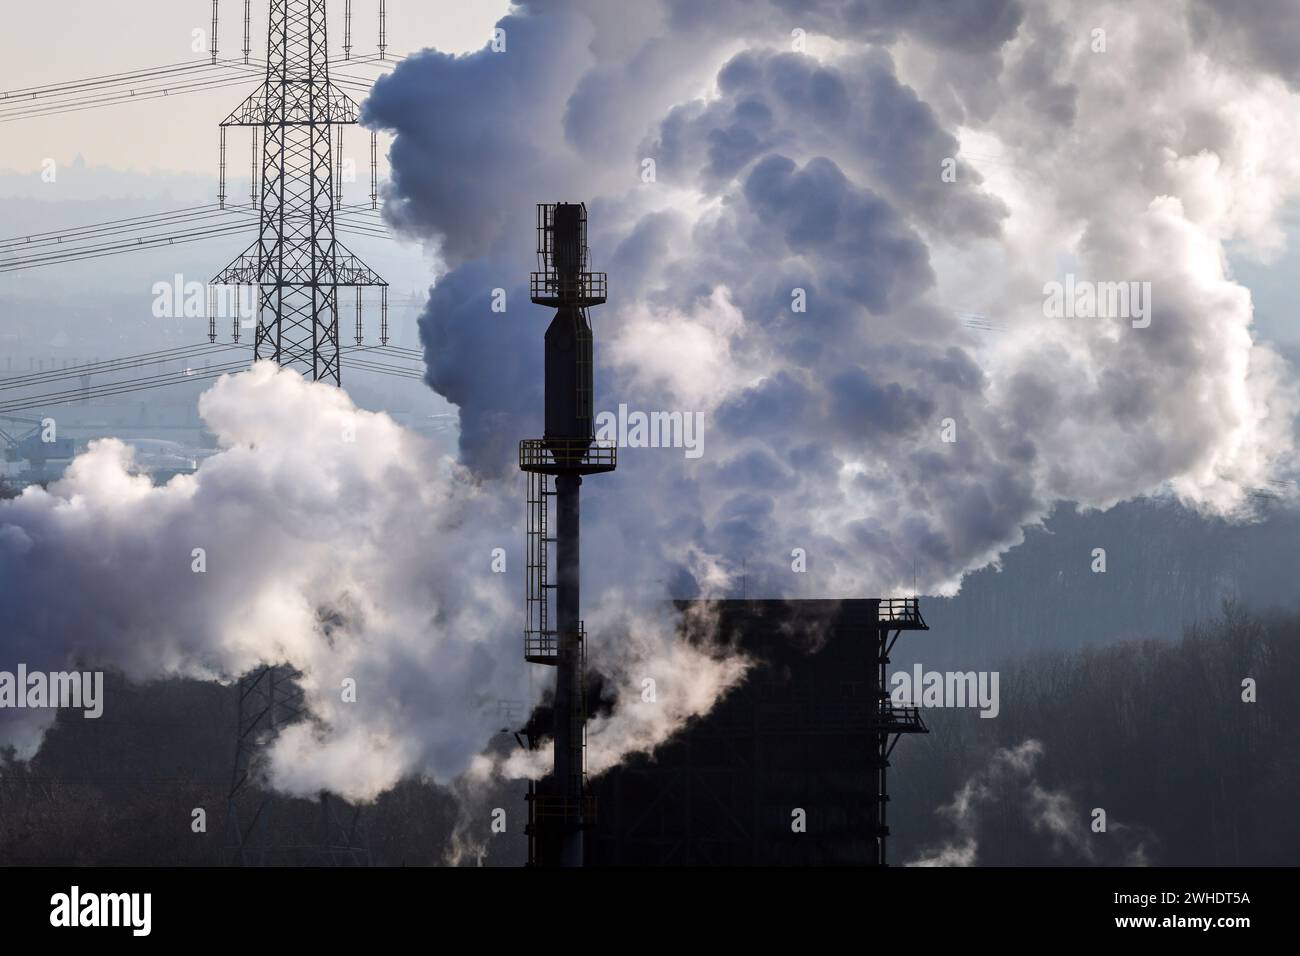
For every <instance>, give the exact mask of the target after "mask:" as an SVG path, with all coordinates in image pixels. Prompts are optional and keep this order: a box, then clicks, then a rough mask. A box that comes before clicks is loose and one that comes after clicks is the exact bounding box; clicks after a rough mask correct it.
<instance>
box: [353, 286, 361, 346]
mask: <svg viewBox="0 0 1300 956" xmlns="http://www.w3.org/2000/svg"><path fill="white" fill-rule="evenodd" d="M354 289H355V291H356V293H357V335H356V337H357V345H360V344H361V286H354Z"/></svg>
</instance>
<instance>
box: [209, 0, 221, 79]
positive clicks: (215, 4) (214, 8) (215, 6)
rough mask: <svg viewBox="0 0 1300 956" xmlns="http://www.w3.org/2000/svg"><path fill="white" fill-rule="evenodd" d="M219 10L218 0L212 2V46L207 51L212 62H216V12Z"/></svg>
mask: <svg viewBox="0 0 1300 956" xmlns="http://www.w3.org/2000/svg"><path fill="white" fill-rule="evenodd" d="M219 8H220V0H212V46H211V49H210V50H209V51H208V52H209V53H211V54H212V62H213V63H216V62H217V11H218V9H219Z"/></svg>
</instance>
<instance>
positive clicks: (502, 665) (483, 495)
mask: <svg viewBox="0 0 1300 956" xmlns="http://www.w3.org/2000/svg"><path fill="white" fill-rule="evenodd" d="M200 411H201V413H202V415H203V417H204V419H205V421H206V422H207V425H208V427H209V428H210V429H211V430H212V432H213V433H214V434H215V435H216V436H217V438H218V440H219V441H220V443H221V445H222V450H221V451H220V452H219V453H218V454H216V455H214V456H212V457H211V458H208V459H206V460H204V461H203V463H202V464H201V466H200V468H199V470H198V471H197V472H196V473H195V474H193V475H187V476H180V477H177V478H175V479H173V480H172V481H171V482H169V483H168V484H167V485H165V486H163V487H155V486H154V485H152V484H151V482H150V480H149V478H148V477H146V476H142V475H137V474H133V473H132V468H131V456H130V451H129V449H128V448H127V446H125V445H124V444H122V443H121V442H117V441H111V440H110V441H100V442H96V443H94V444H93V445H92V447H91V449H90V450H89V451H88V452H87V453H86V454H84V455H82V456H80V457H79V458H78V459H77V460H76V461H75V462H74V463H73V464H72V466H71V467H70V468H69V470H68V472H67V474H66V476H65V477H64V479H63V480H62V481H60V482H58V483H56V484H53V485H52V486H51V487H50V489H49V490H48V491H44V490H41V489H40V488H29V489H28V490H26V491H25V492H24V493H23V495H22V496H21V497H19V498H17V499H14V500H12V501H6V502H3V503H0V576H3V579H4V580H5V581H6V582H7V587H8V588H9V597H8V598H7V600H6V602H5V603H4V610H3V612H2V613H3V620H0V631H2V632H3V634H4V636H5V643H4V651H5V658H6V661H7V662H23V663H25V664H26V665H27V668H28V670H29V671H38V670H39V671H61V670H64V669H65V668H68V667H70V666H72V665H73V664H76V665H78V666H80V667H85V668H97V667H98V668H113V669H120V670H122V671H123V672H125V673H126V675H127V676H128V677H132V678H136V679H142V680H145V679H152V678H158V677H162V676H172V675H184V676H189V677H197V678H211V679H229V678H231V677H233V676H235V675H238V674H241V673H245V672H247V671H249V670H251V669H253V668H254V667H256V666H257V665H259V664H272V663H280V662H288V663H291V664H293V665H294V666H295V667H297V668H298V669H300V670H301V671H302V672H303V678H302V686H303V689H304V692H305V695H306V703H307V707H308V710H309V711H310V713H311V715H312V719H311V720H309V721H305V722H302V723H298V724H293V725H291V726H289V727H287V728H286V729H284V730H283V731H282V732H281V734H280V735H279V737H278V738H277V739H276V740H275V742H274V743H273V745H272V747H271V750H270V754H269V757H270V761H269V764H270V766H269V769H270V774H271V782H272V783H274V785H276V786H277V787H279V788H281V789H283V790H286V791H289V792H292V793H300V794H312V793H315V792H316V791H319V790H321V789H329V790H333V791H335V792H337V793H341V794H343V795H345V796H348V797H351V798H355V799H368V798H371V797H374V796H376V795H377V794H378V793H380V792H381V791H382V790H384V789H386V788H387V787H389V786H391V785H393V784H394V783H396V782H397V780H399V779H400V778H401V777H402V776H404V775H407V774H411V773H421V774H426V775H428V776H429V777H431V778H433V779H435V780H438V781H441V782H447V781H450V780H452V779H454V778H455V777H457V776H458V775H460V774H462V773H463V772H464V771H465V770H466V769H467V768H469V767H470V766H471V764H472V763H473V761H474V759H475V757H476V756H478V755H479V754H480V752H481V751H482V749H483V747H484V745H485V744H486V743H487V741H488V740H489V738H490V737H491V736H492V734H493V733H494V732H495V731H497V730H498V729H499V728H500V726H501V723H500V722H501V715H500V708H499V702H500V700H501V699H502V698H503V697H509V696H511V695H512V694H517V693H519V692H520V691H521V689H522V688H523V687H524V681H523V679H522V676H523V668H524V664H523V662H522V660H521V657H522V654H521V648H520V641H519V640H518V639H515V635H518V634H519V632H520V625H519V621H520V617H521V614H520V608H519V601H518V593H517V590H516V588H515V587H513V586H511V585H513V584H514V583H515V582H516V581H517V578H514V577H510V576H508V575H503V574H494V573H492V572H491V563H492V552H493V549H494V548H498V547H500V548H504V549H506V551H507V553H508V559H507V560H508V561H514V562H517V561H518V560H519V556H518V552H519V550H520V549H519V547H518V543H519V541H520V539H521V536H522V532H521V529H520V528H519V519H520V517H521V509H520V507H519V502H518V501H517V500H516V496H515V495H514V494H512V493H508V492H513V491H514V490H515V489H514V488H513V487H512V488H510V489H502V488H497V487H493V486H490V485H484V484H483V483H481V482H479V481H477V480H475V479H474V478H473V476H472V475H470V473H469V472H468V471H467V470H466V469H464V468H463V467H461V466H460V465H458V464H457V463H456V462H454V461H452V460H450V459H448V458H445V457H441V456H440V455H439V454H438V452H437V451H436V449H435V448H434V446H432V445H431V444H429V443H427V442H426V441H425V440H424V439H422V438H420V437H419V436H416V435H414V434H412V433H410V432H407V431H405V430H403V429H402V428H400V427H399V426H398V425H396V424H395V423H394V422H393V421H392V420H391V419H390V418H388V417H387V416H386V415H383V414H377V413H372V412H367V411H363V410H360V409H357V408H356V407H355V406H354V405H353V404H352V402H351V401H350V400H349V399H348V397H347V395H346V393H344V392H342V391H339V390H338V389H335V388H333V387H330V386H326V385H323V384H313V383H309V382H306V381H304V380H303V379H302V377H301V376H300V375H298V374H297V373H296V372H291V371H284V370H280V369H277V368H276V367H275V366H273V365H271V364H269V363H262V364H259V365H258V366H256V367H255V368H254V369H253V370H252V371H250V372H247V373H245V374H241V375H238V376H234V377H227V378H223V379H220V380H219V381H218V382H217V384H216V385H214V386H213V388H212V389H211V390H209V391H208V392H207V393H205V394H204V395H203V397H202V399H201V402H200ZM516 566H517V564H516ZM636 636H637V643H636V644H635V645H634V647H633V649H632V651H631V653H630V655H629V656H630V657H631V659H632V660H633V661H635V660H638V659H639V660H643V661H645V663H644V664H643V665H640V667H638V665H636V664H629V666H630V667H631V668H632V670H633V671H637V670H639V669H645V670H647V672H648V673H659V672H660V671H668V672H670V673H673V674H675V673H676V671H677V670H678V669H680V670H681V672H682V674H681V677H682V680H683V681H685V680H686V679H687V678H688V679H689V683H686V684H685V685H684V686H685V689H684V690H683V691H681V692H678V693H674V691H673V683H674V680H673V679H672V678H669V679H668V680H667V681H665V683H666V685H667V686H666V688H665V690H666V696H667V697H668V698H669V699H670V700H673V701H675V702H677V703H675V704H673V705H672V706H674V707H679V708H683V709H684V710H683V713H685V712H689V711H690V710H691V708H692V707H697V706H698V698H701V697H703V698H706V699H707V700H708V701H712V700H713V699H714V697H716V695H717V694H718V693H719V692H720V691H721V690H722V689H724V688H725V687H726V686H727V685H728V684H729V683H730V682H731V681H734V680H735V679H736V675H735V674H734V667H733V666H732V665H730V664H727V663H724V662H715V661H714V660H713V658H712V657H711V656H710V655H708V654H705V653H702V652H696V651H693V650H692V649H691V648H682V649H680V650H678V651H670V650H668V649H669V648H671V647H672V645H673V631H672V627H671V622H669V621H664V622H662V626H661V627H660V628H659V629H657V630H647V629H646V628H644V627H643V628H640V629H639V630H638V631H637V632H636ZM665 653H671V654H673V655H674V656H673V657H672V658H671V659H669V660H667V661H666V662H664V661H663V659H662V658H663V655H664V654H665ZM661 676H662V675H661ZM348 682H350V683H348ZM345 683H346V684H347V687H348V688H351V687H353V686H354V687H355V701H353V700H351V699H349V698H351V697H352V695H351V694H345V693H344V690H345ZM702 687H703V688H706V689H705V690H700V689H699V688H702ZM104 706H105V708H106V709H111V708H112V706H113V703H112V701H111V700H108V701H105V702H104ZM669 712H672V711H671V710H670V711H669ZM15 715H17V716H18V717H21V718H25V720H24V721H23V723H22V724H21V725H16V724H10V725H8V726H5V727H4V728H3V729H4V732H5V736H6V738H7V739H8V740H10V741H12V742H14V743H16V744H18V745H20V746H21V747H22V749H23V750H24V751H26V752H30V750H31V749H32V747H33V746H34V745H35V744H37V743H38V742H39V739H40V731H41V730H42V729H43V726H44V724H46V723H47V722H48V721H49V720H50V719H51V717H52V714H51V712H50V711H16V710H14V711H5V712H4V716H5V717H6V718H13V717H14V716H15ZM593 736H595V735H593ZM615 736H617V737H618V739H614V737H615ZM600 739H601V740H602V741H603V743H602V744H601V746H602V748H603V750H608V751H610V752H611V753H612V754H613V756H612V757H611V759H615V760H616V759H617V758H618V756H619V755H621V753H622V752H625V749H626V748H629V747H631V748H638V747H643V746H645V745H646V744H647V742H651V741H652V740H653V739H654V735H653V734H651V735H647V734H646V733H644V732H642V731H641V730H640V729H639V728H638V731H637V732H636V733H633V732H621V733H618V734H617V735H616V734H615V733H610V734H605V735H601V737H600ZM603 750H602V752H603ZM510 769H512V770H514V768H513V767H512V768H510ZM529 772H530V768H528V767H520V768H519V769H518V773H519V774H527V773H529ZM531 772H532V773H533V774H534V775H535V773H536V770H535V769H533V770H532V771H531Z"/></svg>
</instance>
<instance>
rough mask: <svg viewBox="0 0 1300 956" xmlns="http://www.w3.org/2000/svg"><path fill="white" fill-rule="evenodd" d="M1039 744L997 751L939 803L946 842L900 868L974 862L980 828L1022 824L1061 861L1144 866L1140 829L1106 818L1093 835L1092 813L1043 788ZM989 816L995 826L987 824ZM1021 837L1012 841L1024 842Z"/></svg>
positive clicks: (1002, 829)
mask: <svg viewBox="0 0 1300 956" xmlns="http://www.w3.org/2000/svg"><path fill="white" fill-rule="evenodd" d="M1042 756H1043V745H1042V744H1041V743H1040V742H1039V741H1037V740H1025V741H1023V742H1022V743H1020V744H1018V745H1017V746H1015V747H1006V748H1002V749H999V750H997V751H996V752H995V753H994V754H993V756H992V757H991V758H990V760H989V762H988V765H987V766H986V767H984V768H983V769H981V770H979V771H977V772H976V773H975V774H973V775H972V776H971V778H970V779H969V780H967V781H966V782H965V783H964V784H963V785H962V786H961V788H960V789H959V790H958V791H957V792H956V793H955V794H954V795H953V799H952V802H951V803H948V804H945V805H944V806H942V807H940V808H939V810H938V813H939V814H940V815H941V816H943V817H945V818H946V819H947V820H948V822H949V823H951V824H952V827H953V829H954V831H955V833H954V836H953V838H952V839H951V840H949V841H947V842H945V843H943V844H942V845H940V846H937V847H932V848H929V849H927V850H923V851H922V852H921V855H920V856H918V857H917V858H916V859H914V860H911V861H909V862H908V863H906V864H905V865H906V866H975V865H976V864H977V863H979V862H980V860H979V854H980V841H981V839H982V838H983V832H984V830H985V829H996V830H997V831H998V832H999V833H1000V834H1001V839H1003V840H1004V841H1005V840H1006V834H1007V832H1008V828H1011V829H1012V831H1014V828H1015V827H1017V826H1023V825H1025V824H1028V827H1029V833H1027V834H1026V837H1028V838H1029V839H1032V835H1034V834H1037V835H1038V836H1039V837H1040V838H1042V839H1045V840H1046V841H1047V844H1048V847H1049V848H1050V851H1051V853H1052V855H1053V856H1054V857H1055V858H1057V859H1059V860H1061V861H1062V862H1066V863H1076V864H1079V863H1089V864H1109V865H1125V866H1145V865H1147V864H1148V863H1149V862H1150V861H1149V859H1148V854H1149V850H1148V844H1149V843H1151V842H1152V840H1153V838H1152V837H1151V835H1150V834H1146V833H1144V832H1143V831H1142V829H1141V828H1135V827H1132V826H1128V825H1126V824H1123V823H1120V822H1118V821H1115V820H1107V821H1106V827H1107V829H1106V831H1105V832H1104V833H1094V832H1092V829H1091V827H1090V823H1091V820H1092V816H1091V814H1090V813H1088V812H1086V811H1085V810H1084V809H1083V808H1080V807H1079V806H1078V805H1077V804H1076V803H1075V801H1074V799H1073V798H1072V797H1071V796H1070V795H1069V794H1068V793H1066V792H1065V791H1064V790H1059V789H1052V788H1050V787H1045V786H1043V784H1042V783H1040V782H1039V780H1038V774H1037V766H1038V761H1039V759H1040V758H1041V757H1042ZM994 814H1001V816H1000V817H999V818H998V819H999V821H1000V823H1001V826H997V825H996V824H994V823H992V822H990V818H992V817H993V816H994ZM1025 842H1027V841H1026V840H1017V843H1018V844H1024V843H1025Z"/></svg>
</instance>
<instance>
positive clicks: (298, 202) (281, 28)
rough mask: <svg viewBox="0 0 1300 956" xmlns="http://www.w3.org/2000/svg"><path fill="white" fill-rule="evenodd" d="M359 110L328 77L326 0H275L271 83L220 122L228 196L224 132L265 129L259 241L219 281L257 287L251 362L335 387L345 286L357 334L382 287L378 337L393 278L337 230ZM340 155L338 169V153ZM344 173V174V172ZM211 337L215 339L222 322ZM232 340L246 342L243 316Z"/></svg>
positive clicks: (258, 172) (269, 61) (261, 136)
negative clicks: (348, 136)
mask: <svg viewBox="0 0 1300 956" xmlns="http://www.w3.org/2000/svg"><path fill="white" fill-rule="evenodd" d="M359 114H360V110H359V108H358V107H357V104H356V103H355V102H354V101H353V100H352V98H351V97H349V96H348V95H347V94H346V93H344V92H343V91H342V90H340V89H339V88H338V87H336V86H335V85H334V84H333V83H331V82H330V76H329V53H328V46H327V43H326V32H325V0H271V17H270V28H269V32H268V35H267V55H266V80H265V81H264V82H263V83H262V85H261V86H260V87H259V88H258V89H257V90H256V91H255V92H254V93H253V94H252V95H251V96H249V97H248V99H246V100H245V101H244V102H243V103H242V104H241V105H240V106H239V108H238V109H236V110H235V111H234V112H233V113H231V114H230V115H229V116H228V117H226V119H225V120H224V121H223V122H222V124H221V142H222V147H221V154H222V157H223V163H222V169H223V175H222V181H223V185H222V188H221V192H222V194H224V192H225V187H224V179H225V176H224V156H225V136H226V130H227V129H228V128H230V127H232V126H250V127H254V128H255V130H260V134H259V133H258V132H256V131H255V132H254V136H255V140H254V172H255V176H256V181H255V183H254V186H255V187H256V185H257V183H259V182H260V184H261V190H260V193H259V194H258V196H259V200H258V202H257V203H256V205H257V206H258V210H259V212H260V220H261V221H260V225H259V229H258V237H257V241H256V242H255V243H253V245H251V246H250V247H249V248H248V249H247V250H246V251H245V252H244V253H243V254H242V255H241V256H240V257H239V258H238V259H236V260H235V261H234V262H232V263H231V264H230V265H228V266H227V267H226V268H225V269H223V270H222V271H221V272H220V273H219V274H218V275H217V276H216V277H215V278H214V279H213V281H212V284H213V285H214V286H218V287H219V286H256V287H257V288H258V290H259V299H258V310H257V326H256V333H255V341H254V358H257V359H269V360H271V361H273V362H277V363H278V364H280V365H284V366H288V367H290V368H295V369H298V370H299V371H300V372H302V373H303V374H304V375H306V376H307V377H309V378H311V379H313V380H316V379H320V380H324V381H328V382H333V383H334V384H335V385H338V384H340V383H341V375H340V369H339V288H340V287H349V286H350V287H352V288H353V289H354V290H355V291H356V302H357V306H358V308H357V311H358V329H357V333H358V337H360V303H361V290H362V289H363V288H366V287H370V286H376V287H378V288H379V289H380V290H381V295H382V312H383V319H382V322H383V326H384V327H383V328H382V329H381V339H387V311H388V284H387V283H386V282H385V281H384V280H383V279H382V278H380V277H379V275H378V274H377V273H375V271H374V270H372V269H371V268H369V267H368V266H367V265H366V264H365V263H364V262H362V261H361V260H360V259H359V258H357V257H356V256H355V255H353V254H352V253H351V252H350V251H349V250H348V249H347V248H346V247H345V246H344V245H343V244H342V243H341V242H339V240H338V236H337V235H336V234H335V230H334V210H335V207H336V205H339V204H340V198H341V196H342V191H341V190H337V191H336V188H335V187H336V184H335V175H336V170H335V168H334V164H335V159H336V153H335V149H334V145H335V136H336V132H337V135H338V136H339V142H340V143H341V141H342V130H341V127H343V126H346V125H353V124H355V123H356V122H357V118H358V116H359ZM336 127H337V128H338V129H337V131H336ZM258 139H260V145H261V149H260V156H261V167H260V170H258V169H257V163H256V157H257V155H258V152H259V151H258V150H257V146H258ZM337 156H338V161H339V166H340V167H341V166H342V158H341V157H342V150H341V149H340V150H339V151H338V154H337ZM337 175H338V176H339V178H340V179H341V176H342V170H341V169H339V170H337ZM209 336H210V337H212V338H213V339H214V340H215V336H216V329H215V327H213V326H210V327H209ZM234 336H235V339H236V340H238V339H239V324H238V320H236V323H235V329H234Z"/></svg>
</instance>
